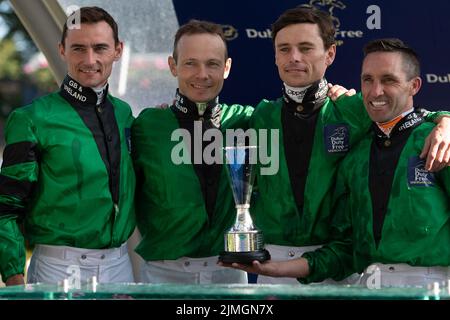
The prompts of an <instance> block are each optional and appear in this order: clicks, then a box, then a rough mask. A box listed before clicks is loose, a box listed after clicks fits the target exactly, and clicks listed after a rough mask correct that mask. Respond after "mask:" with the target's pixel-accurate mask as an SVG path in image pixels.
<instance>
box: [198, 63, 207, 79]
mask: <svg viewBox="0 0 450 320" xmlns="http://www.w3.org/2000/svg"><path fill="white" fill-rule="evenodd" d="M197 71H198V72H197V77H199V78H201V79H206V78H208V70H207V67H206V66H205V65H204V64H200V65H199V67H198V70H197Z"/></svg>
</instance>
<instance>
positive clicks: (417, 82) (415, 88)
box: [409, 77, 422, 96]
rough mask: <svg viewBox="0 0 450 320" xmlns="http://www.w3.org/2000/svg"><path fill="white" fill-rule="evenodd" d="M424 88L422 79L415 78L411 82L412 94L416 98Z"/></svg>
mask: <svg viewBox="0 0 450 320" xmlns="http://www.w3.org/2000/svg"><path fill="white" fill-rule="evenodd" d="M421 87H422V79H421V78H420V77H414V78H412V79H411V80H410V91H409V92H410V94H411V96H414V95H416V94H417V92H419V90H420V88H421Z"/></svg>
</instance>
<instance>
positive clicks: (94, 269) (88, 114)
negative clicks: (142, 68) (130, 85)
mask: <svg viewBox="0 0 450 320" xmlns="http://www.w3.org/2000/svg"><path fill="white" fill-rule="evenodd" d="M74 15H76V16H71V17H70V18H69V20H68V21H67V23H66V24H65V25H64V29H63V34H62V39H61V43H60V45H59V50H60V54H61V57H62V58H63V59H64V61H65V62H66V63H67V68H68V74H67V76H66V78H65V79H64V81H63V83H62V85H61V89H60V90H59V91H58V92H55V93H52V94H49V95H47V96H44V97H42V98H39V99H37V100H35V101H33V102H32V103H31V104H30V105H28V106H25V107H22V108H18V109H16V110H14V112H12V114H11V115H10V116H9V119H8V122H7V125H6V133H5V135H6V148H5V150H4V154H3V165H2V170H1V174H0V180H1V181H0V271H1V275H2V278H3V280H5V281H6V284H7V285H14V284H23V283H24V279H23V273H24V266H25V240H27V241H28V242H29V244H30V245H34V251H33V255H32V258H31V262H30V267H29V269H28V282H29V283H35V282H43V283H57V282H59V281H62V280H64V279H68V280H69V283H71V284H74V285H77V284H80V283H82V282H85V281H88V279H90V278H92V277H94V276H95V277H96V278H97V281H98V282H100V283H108V282H133V274H132V269H131V263H130V259H129V256H128V253H127V246H126V241H127V239H128V238H129V237H130V235H131V233H132V232H133V230H134V228H135V216H134V205H133V198H134V188H135V176H134V170H133V167H132V161H131V156H130V132H131V131H130V129H131V125H132V121H133V117H132V114H131V109H130V107H129V105H128V104H126V103H125V102H123V101H121V100H119V99H117V98H115V97H113V96H111V95H110V94H109V93H108V78H109V76H110V74H111V70H112V65H113V63H114V62H115V61H117V60H118V59H119V58H120V56H121V54H122V48H123V44H122V42H120V41H119V39H118V29H117V24H116V22H115V21H114V19H113V18H112V17H111V16H110V15H109V14H108V13H107V12H106V11H104V10H103V9H101V8H98V7H83V8H81V9H80V10H78V11H75V13H74ZM74 17H75V18H74ZM71 18H73V19H71ZM78 18H79V21H80V22H81V23H78V25H77V24H76V23H73V24H72V23H69V22H70V21H72V22H73V21H77V19H78ZM22 231H23V233H22Z"/></svg>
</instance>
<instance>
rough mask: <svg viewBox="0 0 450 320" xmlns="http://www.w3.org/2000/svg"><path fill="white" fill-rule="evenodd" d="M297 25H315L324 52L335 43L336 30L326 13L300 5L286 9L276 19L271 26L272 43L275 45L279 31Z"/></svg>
mask: <svg viewBox="0 0 450 320" xmlns="http://www.w3.org/2000/svg"><path fill="white" fill-rule="evenodd" d="M298 23H312V24H317V26H318V27H319V32H320V37H321V38H322V40H323V44H324V49H325V50H326V49H328V48H330V47H331V46H332V45H333V44H335V43H336V39H335V38H334V35H335V33H336V29H335V28H334V24H333V20H332V19H331V16H330V15H329V14H328V13H327V12H324V11H321V10H318V9H316V8H314V7H312V6H309V5H300V6H298V7H295V8H292V9H288V10H286V11H285V12H284V13H283V14H281V16H279V17H278V19H277V21H275V23H273V24H272V40H273V42H274V43H275V38H276V36H277V34H278V32H279V31H280V30H281V29H283V28H286V27H287V26H290V25H292V24H298Z"/></svg>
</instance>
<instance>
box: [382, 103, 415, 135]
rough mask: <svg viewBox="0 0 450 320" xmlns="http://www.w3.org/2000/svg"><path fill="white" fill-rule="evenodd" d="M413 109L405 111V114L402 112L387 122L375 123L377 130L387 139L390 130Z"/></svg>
mask: <svg viewBox="0 0 450 320" xmlns="http://www.w3.org/2000/svg"><path fill="white" fill-rule="evenodd" d="M413 111H414V108H410V109H408V110H406V111H405V112H402V113H401V114H399V115H397V116H396V117H394V118H393V119H391V120H389V121H385V122H375V123H376V124H377V126H378V128H380V130H381V131H383V133H384V134H385V135H387V136H388V137H389V135H390V133H391V131H392V129H393V128H394V127H395V125H396V124H397V123H398V122H399V121H400V120H402V119H403V118H404V117H405V116H407V115H408V114H409V113H411V112H413Z"/></svg>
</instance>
